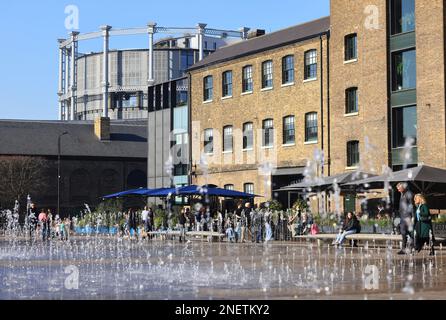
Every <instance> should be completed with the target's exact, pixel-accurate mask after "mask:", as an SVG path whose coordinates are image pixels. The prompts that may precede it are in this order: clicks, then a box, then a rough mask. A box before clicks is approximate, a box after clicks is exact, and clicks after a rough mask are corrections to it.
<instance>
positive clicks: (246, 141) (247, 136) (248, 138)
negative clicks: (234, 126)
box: [243, 122, 254, 149]
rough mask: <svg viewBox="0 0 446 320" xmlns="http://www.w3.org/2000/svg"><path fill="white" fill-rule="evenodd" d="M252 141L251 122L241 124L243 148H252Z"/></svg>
mask: <svg viewBox="0 0 446 320" xmlns="http://www.w3.org/2000/svg"><path fill="white" fill-rule="evenodd" d="M253 143H254V131H253V125H252V123H251V122H249V123H245V124H244V125H243V149H252V147H253Z"/></svg>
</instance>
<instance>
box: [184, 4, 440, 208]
mask: <svg viewBox="0 0 446 320" xmlns="http://www.w3.org/2000/svg"><path fill="white" fill-rule="evenodd" d="M389 5H390V1H389V0H372V1H370V0H332V1H331V9H330V10H331V16H330V25H331V26H330V31H329V32H330V35H329V38H328V36H324V37H323V41H322V44H323V54H322V55H321V51H320V50H321V49H320V41H319V38H318V37H314V38H313V39H306V40H305V41H302V42H298V43H295V44H293V45H289V44H284V45H283V46H281V47H279V48H276V49H274V50H264V51H262V52H256V53H253V54H250V55H248V54H247V55H246V56H245V57H242V58H240V57H236V58H233V59H226V60H225V62H217V63H213V64H211V65H210V66H209V65H208V66H204V67H201V68H198V69H194V70H192V71H191V84H192V85H191V119H192V122H198V123H199V127H200V129H199V130H198V131H193V134H192V139H193V141H192V146H193V149H194V152H193V157H192V165H194V164H197V163H199V162H200V158H201V153H202V148H203V137H202V135H203V130H204V129H207V128H213V129H214V130H219V131H220V132H221V131H222V129H223V127H224V126H226V125H233V126H234V129H236V128H237V129H241V128H242V125H243V123H244V122H247V121H252V122H254V128H255V129H259V128H261V126H262V120H264V119H267V118H271V119H274V126H275V129H276V130H277V132H276V137H278V139H279V141H277V140H276V141H275V148H276V149H275V151H276V153H275V154H276V155H277V166H278V167H279V168H280V167H299V166H301V167H302V166H305V164H306V162H307V160H309V159H312V158H313V154H314V150H315V149H322V147H323V149H324V153H325V157H326V162H325V166H324V169H325V170H324V174H325V175H327V174H329V175H335V174H340V173H344V172H347V171H351V170H356V169H360V170H362V171H365V172H369V173H374V174H381V172H382V170H383V168H384V167H387V166H389V167H394V168H395V167H396V166H398V165H401V163H399V162H397V161H401V159H402V158H401V151H400V150H399V149H395V148H394V146H393V144H392V134H393V132H392V125H393V124H392V121H394V120H392V108H395V107H402V106H410V105H416V107H417V146H416V147H417V148H415V149H414V150H415V152H416V153H414V154H417V156H416V157H414V158H413V159H412V161H413V162H412V163H411V164H413V165H416V164H417V163H418V164H426V165H430V166H435V167H440V168H446V131H445V128H446V109H445V99H446V90H445V68H446V66H445V61H446V56H445V43H446V40H445V39H446V34H445V21H446V15H445V12H446V8H445V3H444V1H443V0H433V1H418V0H417V1H415V19H416V27H415V32H408V33H407V34H404V33H403V34H398V35H397V36H392V35H391V34H390V22H391V21H390V20H389V19H390V10H389ZM351 34H356V35H357V58H356V59H352V60H350V61H345V60H346V58H345V37H346V36H348V35H351ZM406 43H407V45H408V47H407V48H415V49H416V73H417V77H416V88H412V89H410V90H407V91H408V92H404V90H402V91H401V92H392V83H391V80H392V79H391V74H392V73H391V72H392V71H391V69H392V60H391V54H392V52H394V51H397V50H406V48H405V47H404V45H405V44H406ZM395 48H397V49H395ZM309 49H317V50H318V80H317V81H313V82H305V81H303V69H304V63H303V61H304V52H305V51H306V50H309ZM288 54H293V55H294V57H295V77H296V79H295V83H294V84H293V85H291V86H287V87H283V86H281V58H282V57H284V56H286V55H288ZM321 57H322V66H323V73H322V75H323V86H324V92H323V114H324V119H323V125H321V115H322V113H321V101H320V100H321V83H320V80H321V79H320V76H321V69H320V67H321ZM269 59H272V60H273V62H274V88H273V89H272V90H269V91H262V90H261V87H260V85H261V64H262V62H263V61H265V60H269ZM246 65H253V74H254V90H253V93H252V94H248V95H243V94H242V93H241V88H242V85H241V83H242V80H241V75H242V68H243V67H244V66H246ZM228 70H232V71H233V87H234V88H233V91H234V92H233V97H231V98H228V99H222V92H221V91H222V90H221V87H222V73H223V72H225V71H228ZM208 75H212V76H213V79H214V92H213V94H214V98H213V101H212V102H209V103H203V78H204V77H206V76H208ZM328 78H329V79H328ZM328 84H329V85H328ZM327 88H329V92H328V91H327ZM349 88H357V90H358V109H359V110H358V112H357V113H349V114H347V112H346V90H347V89H349ZM307 112H317V113H318V122H319V132H318V134H319V139H318V143H317V144H313V145H307V144H305V143H304V141H305V139H304V128H305V124H304V117H305V114H306V113H307ZM328 113H329V114H328ZM287 115H294V116H295V119H296V123H295V126H296V144H295V145H294V146H283V145H282V141H281V137H282V118H283V117H284V116H287ZM214 132H215V131H214ZM322 135H323V136H324V139H322ZM214 136H215V133H214ZM221 140H222V137H221V135H220V136H218V137H217V139H216V141H215V143H214V149H215V150H214V156H213V157H216V156H217V157H220V156H223V159H224V157H227V158H228V159H229V162H227V163H225V164H220V163H217V164H211V165H210V167H209V181H208V183H212V184H216V185H219V186H223V185H225V184H234V186H235V188H236V189H239V190H243V183H246V182H252V183H254V184H255V193H257V194H260V195H265V196H266V197H268V198H269V197H270V196H272V195H271V189H273V188H271V187H270V185H267V188H266V189H267V190H265V188H264V185H265V183H262V181H263V180H264V179H263V178H262V177H261V176H259V175H258V172H257V171H256V169H257V168H258V167H259V166H261V164H262V162H261V161H260V162H259V161H256V162H254V163H253V164H252V165H250V166H247V165H236V164H234V163H233V161H234V154H225V155H222V150H221ZM236 140H237V141H236V144H235V146H234V150H241V146H240V144H241V138H240V139H239V138H237V139H236ZM322 140H323V145H322ZM349 141H359V153H360V162H359V164H358V166H355V167H349V166H348V164H347V143H348V142H349ZM237 143H238V145H237ZM261 149H262V148H261V145H259V141H256V142H255V148H254V150H261ZM234 153H235V151H234ZM242 154H243V157H246V152H245V153H242ZM213 157H208V162H209V161H210V160H213V159H212V158H213ZM396 159H397V160H396ZM194 182H195V183H198V184H203V183H205V181H204V179H203V177H202V176H201V175H200V171H199V170H198V176H197V179H196V180H195V181H194ZM265 200H267V199H262V201H265ZM357 210H360V208H359V203H358V205H357Z"/></svg>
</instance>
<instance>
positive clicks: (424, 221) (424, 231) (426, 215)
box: [415, 204, 432, 239]
mask: <svg viewBox="0 0 446 320" xmlns="http://www.w3.org/2000/svg"><path fill="white" fill-rule="evenodd" d="M419 209H420V219H419V220H418V217H417V215H416V214H415V231H416V237H417V238H419V239H421V238H424V239H428V238H429V235H430V231H432V217H431V215H430V212H429V208H428V207H427V205H425V204H422V205H420V207H419Z"/></svg>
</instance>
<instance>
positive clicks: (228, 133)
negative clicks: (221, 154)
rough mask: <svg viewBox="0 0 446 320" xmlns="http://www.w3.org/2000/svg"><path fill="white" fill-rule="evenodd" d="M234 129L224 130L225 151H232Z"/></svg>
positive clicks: (227, 128) (226, 128)
mask: <svg viewBox="0 0 446 320" xmlns="http://www.w3.org/2000/svg"><path fill="white" fill-rule="evenodd" d="M232 145H233V144H232V127H231V126H229V127H225V128H224V129H223V151H232Z"/></svg>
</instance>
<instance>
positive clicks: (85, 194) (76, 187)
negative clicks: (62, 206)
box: [70, 169, 92, 203]
mask: <svg viewBox="0 0 446 320" xmlns="http://www.w3.org/2000/svg"><path fill="white" fill-rule="evenodd" d="M91 193H92V192H91V180H90V173H89V172H88V171H87V170H85V169H77V170H75V171H73V172H72V173H71V175H70V199H71V201H72V202H77V203H80V202H87V203H88V202H89V201H90V195H91Z"/></svg>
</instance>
